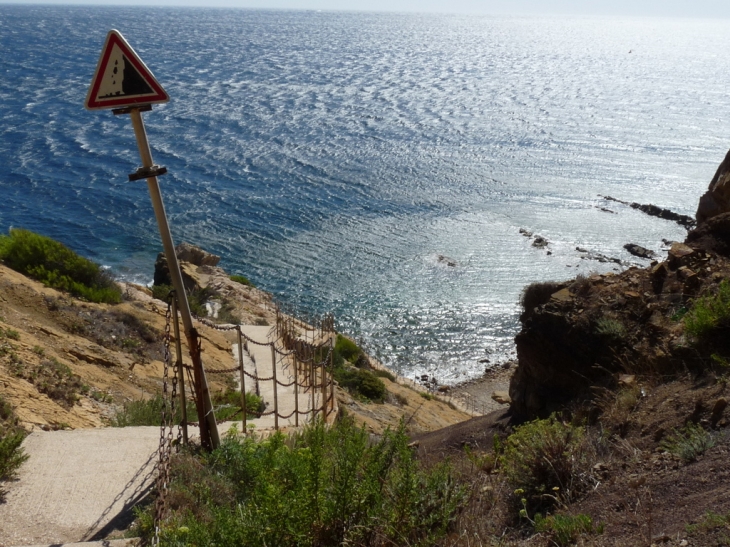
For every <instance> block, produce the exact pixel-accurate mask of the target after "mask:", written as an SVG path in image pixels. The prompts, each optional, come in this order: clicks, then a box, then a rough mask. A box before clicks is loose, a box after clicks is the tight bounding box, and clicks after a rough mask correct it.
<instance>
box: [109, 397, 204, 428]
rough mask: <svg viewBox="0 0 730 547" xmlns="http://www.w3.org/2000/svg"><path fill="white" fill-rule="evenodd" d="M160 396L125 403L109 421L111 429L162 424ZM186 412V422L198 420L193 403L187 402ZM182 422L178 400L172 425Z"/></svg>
mask: <svg viewBox="0 0 730 547" xmlns="http://www.w3.org/2000/svg"><path fill="white" fill-rule="evenodd" d="M162 405H163V399H162V395H159V394H158V395H155V396H154V397H152V398H151V399H138V400H136V401H127V402H126V403H124V405H123V406H122V408H121V409H120V410H119V411H118V412H117V414H116V415H115V416H114V417H113V418H112V419H111V421H110V425H111V426H112V427H132V426H137V425H155V426H159V425H160V424H162ZM186 411H187V415H188V421H191V422H194V421H197V419H198V411H197V410H196V408H195V403H193V402H192V401H187V405H186ZM181 421H182V410H181V409H180V399H179V397H178V399H177V400H176V401H175V416H174V417H173V423H180V422H181Z"/></svg>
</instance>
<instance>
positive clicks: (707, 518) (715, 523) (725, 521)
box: [685, 511, 730, 535]
mask: <svg viewBox="0 0 730 547" xmlns="http://www.w3.org/2000/svg"><path fill="white" fill-rule="evenodd" d="M726 526H730V513H728V514H727V515H722V514H720V513H715V512H714V511H708V512H707V513H705V514H704V515H703V516H702V518H701V519H700V520H699V522H697V523H695V524H687V525H686V526H685V531H686V532H687V534H689V535H695V534H697V533H698V532H707V531H710V530H715V529H717V528H725V527H726Z"/></svg>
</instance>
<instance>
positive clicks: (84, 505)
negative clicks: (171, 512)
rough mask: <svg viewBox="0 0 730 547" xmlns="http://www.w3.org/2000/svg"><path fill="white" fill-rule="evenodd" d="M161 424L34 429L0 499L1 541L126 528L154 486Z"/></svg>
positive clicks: (98, 534) (59, 538)
mask: <svg viewBox="0 0 730 547" xmlns="http://www.w3.org/2000/svg"><path fill="white" fill-rule="evenodd" d="M159 439H160V429H159V428H158V427H127V428H108V429H77V430H74V431H51V432H46V431H36V432H34V433H31V434H30V435H29V436H28V437H27V438H26V439H25V441H24V443H23V447H24V449H25V452H26V454H28V455H29V456H30V458H29V459H28V461H27V462H26V463H25V464H24V465H23V466H22V467H21V469H20V472H19V474H18V475H19V479H18V480H17V481H16V482H12V483H10V484H8V485H7V489H8V495H7V497H6V503H4V504H2V505H0V546H2V547H10V546H14V545H35V544H49V543H52V544H63V543H71V542H79V541H89V540H94V539H101V538H104V537H107V536H108V535H109V534H110V533H112V532H114V531H115V530H119V529H124V528H125V527H126V525H128V524H129V521H130V519H131V512H130V511H129V510H130V508H131V507H132V506H133V505H134V504H135V503H137V502H138V501H139V500H140V499H142V498H143V497H144V496H145V495H146V494H147V492H148V490H149V488H150V486H151V485H152V482H153V480H154V474H153V470H154V466H155V462H156V459H157V448H158V445H159Z"/></svg>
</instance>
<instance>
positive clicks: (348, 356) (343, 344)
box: [335, 334, 362, 363]
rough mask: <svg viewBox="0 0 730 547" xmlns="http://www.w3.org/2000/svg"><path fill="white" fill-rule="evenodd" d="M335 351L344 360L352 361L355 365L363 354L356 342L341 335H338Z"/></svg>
mask: <svg viewBox="0 0 730 547" xmlns="http://www.w3.org/2000/svg"><path fill="white" fill-rule="evenodd" d="M335 351H336V352H337V353H339V354H340V355H341V356H342V358H343V359H345V360H346V361H350V362H351V363H354V362H355V361H356V360H357V358H358V357H359V355H360V353H361V352H362V350H361V349H360V347H359V346H358V345H357V344H356V343H355V342H353V341H352V340H350V339H349V338H347V337H345V336H342V335H341V334H338V335H337V341H336V342H335Z"/></svg>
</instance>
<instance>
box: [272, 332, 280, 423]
mask: <svg viewBox="0 0 730 547" xmlns="http://www.w3.org/2000/svg"><path fill="white" fill-rule="evenodd" d="M271 370H272V372H273V375H274V429H275V430H276V431H279V397H278V392H279V389H278V385H277V381H276V348H274V344H273V342H272V344H271Z"/></svg>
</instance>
